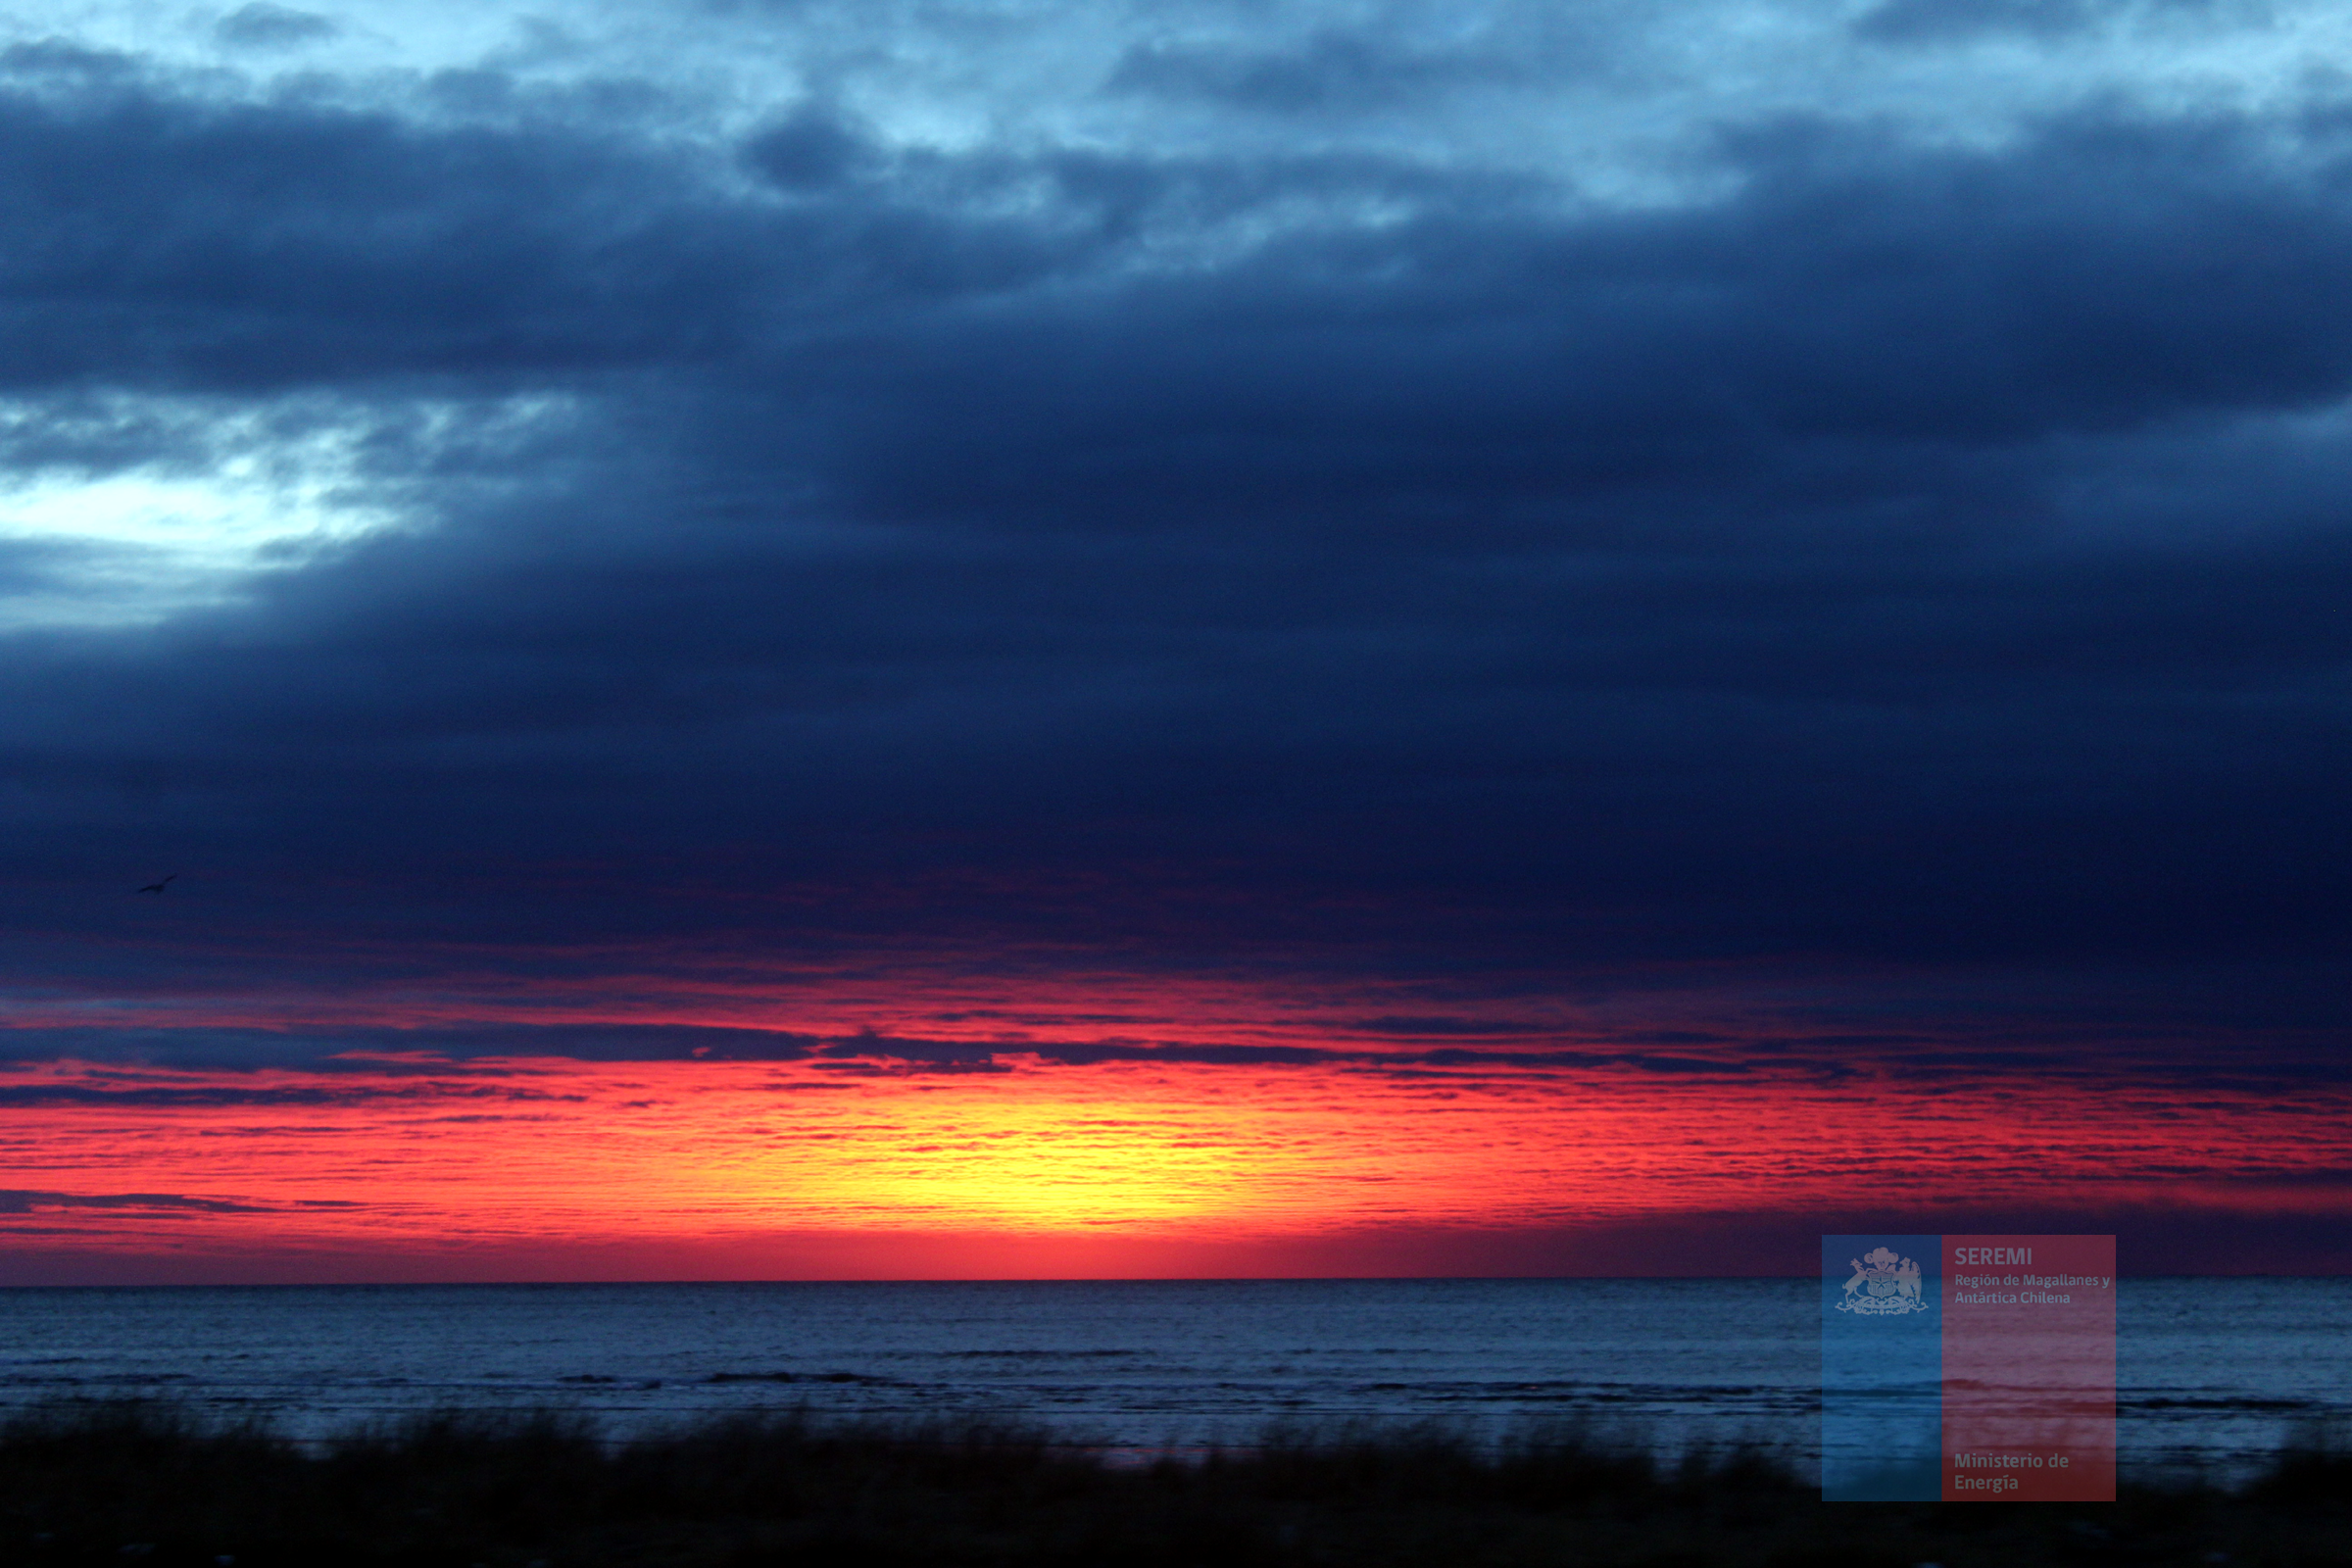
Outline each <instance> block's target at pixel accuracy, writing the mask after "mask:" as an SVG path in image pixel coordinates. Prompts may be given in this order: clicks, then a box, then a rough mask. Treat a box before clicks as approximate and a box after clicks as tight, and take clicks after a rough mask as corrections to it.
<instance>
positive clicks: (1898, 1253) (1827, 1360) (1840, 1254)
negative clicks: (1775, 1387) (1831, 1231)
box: [1821, 1236, 1943, 1502]
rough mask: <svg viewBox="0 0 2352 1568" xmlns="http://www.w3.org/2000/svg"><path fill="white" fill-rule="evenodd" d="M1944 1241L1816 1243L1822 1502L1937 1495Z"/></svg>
mask: <svg viewBox="0 0 2352 1568" xmlns="http://www.w3.org/2000/svg"><path fill="white" fill-rule="evenodd" d="M1942 1256H1943V1238H1942V1237H1940V1236H1824V1237H1823V1238H1822V1239H1821V1495H1822V1496H1823V1498H1824V1499H1826V1500H1828V1501H1832V1502H1932V1501H1935V1500H1936V1498H1938V1497H1941V1496H1942V1495H1943V1304H1942V1303H1943V1291H1942V1284H1943V1265H1942Z"/></svg>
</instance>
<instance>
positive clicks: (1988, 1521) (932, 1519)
mask: <svg viewBox="0 0 2352 1568" xmlns="http://www.w3.org/2000/svg"><path fill="white" fill-rule="evenodd" d="M2328 1436H2329V1435H2327V1434H2321V1433H2314V1434H2312V1435H2311V1436H2310V1438H2309V1439H2308V1441H2304V1442H2300V1443H2298V1444H2297V1445H2296V1446H2293V1447H2291V1448H2290V1449H2289V1450H2288V1451H2286V1452H2284V1453H2282V1454H2281V1455H2280V1456H2279V1458H2278V1463H2277V1464H2276V1465H2275V1467H2274V1468H2273V1471H2272V1473H2271V1474H2270V1475H2269V1476H2268V1477H2266V1478H2265V1479H2264V1480H2263V1481H2261V1482H2259V1483H2257V1484H2256V1485H2254V1486H2253V1487H2251V1488H2248V1489H2245V1490H2244V1491H2242V1492H2240V1493H2236V1494H2231V1493H2225V1492H2222V1491H2219V1490H2216V1489H2213V1488H2209V1487H2180V1488H2174V1489H2171V1490H2159V1489H2149V1488H2128V1489H2127V1491H2126V1494H2125V1495H2124V1496H2123V1498H2122V1499H2121V1500H2120V1501H2118V1502H2117V1503H2115V1504H2113V1505H2105V1504H2038V1505H2027V1506H2024V1507H2015V1506H2010V1507H2002V1506H1998V1505H1994V1506H1985V1505H1981V1504H1894V1503H1888V1504H1850V1503H1849V1504H1823V1503H1822V1502H1820V1501H1819V1500H1818V1498H1817V1497H1816V1496H1815V1495H1814V1494H1813V1492H1812V1490H1811V1488H1810V1487H1809V1486H1808V1485H1807V1484H1805V1483H1803V1482H1801V1481H1799V1480H1798V1479H1797V1477H1796V1475H1795V1474H1794V1473H1793V1472H1792V1470H1791V1469H1790V1467H1789V1465H1788V1464H1787V1463H1785V1462H1784V1461H1783V1460H1782V1459H1781V1458H1780V1457H1779V1456H1778V1455H1777V1454H1776V1452H1775V1451H1774V1450H1773V1449H1772V1448H1771V1447H1770V1446H1765V1445H1761V1444H1749V1445H1743V1446H1726V1447H1719V1448H1712V1449H1701V1450H1694V1451H1692V1452H1690V1453H1687V1454H1685V1455H1683V1456H1681V1457H1680V1458H1679V1459H1674V1460H1660V1459H1658V1458H1656V1457H1654V1456H1652V1455H1651V1454H1650V1453H1649V1452H1648V1451H1647V1450H1646V1448H1645V1447H1643V1446H1640V1445H1636V1444H1630V1443H1626V1442H1622V1441H1612V1440H1611V1439H1610V1438H1609V1436H1608V1435H1606V1434H1604V1433H1601V1432H1598V1431H1596V1430H1595V1429H1593V1428H1589V1427H1582V1426H1578V1425H1574V1424H1564V1425H1554V1426H1549V1427H1528V1428H1523V1429H1521V1430H1519V1431H1517V1432H1515V1433H1512V1434H1511V1435H1509V1436H1508V1437H1506V1438H1504V1439H1503V1440H1501V1441H1500V1442H1491V1441H1490V1442H1478V1441H1474V1440H1473V1439H1471V1438H1470V1437H1468V1436H1466V1435H1464V1434H1463V1433H1461V1432H1459V1431H1456V1430H1452V1429H1448V1428H1446V1427H1442V1426H1429V1425H1424V1426H1414V1427H1395V1426H1389V1427H1373V1426H1359V1427H1342V1428H1335V1429H1323V1430H1291V1431H1275V1432H1270V1433H1269V1434H1268V1435H1267V1436H1266V1437H1265V1438H1264V1440H1263V1441H1262V1442H1260V1443H1258V1444H1256V1445H1253V1446H1249V1447H1246V1448H1243V1447H1236V1448H1227V1449H1219V1450H1209V1451H1207V1452H1204V1453H1195V1454H1190V1455H1185V1456H1181V1457H1178V1456H1169V1457H1165V1458H1161V1459H1159V1460H1157V1461H1155V1462H1150V1463H1138V1462H1132V1456H1128V1460H1127V1462H1113V1459H1112V1458H1111V1457H1107V1456H1105V1455H1103V1454H1101V1453H1097V1452H1094V1451H1090V1450H1087V1449H1083V1448H1074V1447H1071V1446H1066V1445H1063V1444H1059V1443H1056V1442H1054V1441H1053V1440H1052V1439H1051V1438H1050V1437H1049V1436H1048V1434H1046V1433H1045V1432H1043V1431H1042V1430H1038V1429H1034V1428H1031V1427H1026V1426H1023V1425H1020V1424H1017V1423H1005V1422H990V1421H972V1420H953V1421H950V1420H943V1421H937V1422H910V1421H903V1420H902V1421H880V1420H855V1419H841V1418H837V1417H819V1416H814V1415H810V1414H809V1413H806V1412H791V1411H787V1412H780V1413H770V1414H757V1415H740V1416H731V1417H727V1418H724V1419H719V1420H714V1421H708V1422H704V1423H700V1424H696V1425H691V1426H684V1427H679V1428H676V1429H673V1430H669V1431H665V1432H660V1433H654V1434H649V1435H640V1436H636V1437H631V1438H626V1439H613V1438H609V1437H608V1436H606V1435H605V1434H603V1433H602V1432H600V1431H599V1430H598V1429H597V1428H596V1427H595V1426H594V1425H593V1424H592V1423H591V1422H589V1421H588V1420H587V1419H585V1418H583V1417H580V1416H577V1415H570V1414H562V1413H543V1412H517V1413H500V1412H482V1411H470V1410H468V1411H436V1412H430V1413H426V1414H421V1415H417V1416H413V1417H409V1418H406V1419H403V1420H399V1421H394V1422H388V1423H383V1424H379V1425H377V1426H374V1427H370V1428H368V1429H364V1430H360V1431H355V1432H351V1433H347V1434H344V1435H342V1436H340V1437H338V1438H335V1439H333V1440H331V1441H327V1442H323V1443H313V1444H297V1443H295V1442H292V1441H289V1440H287V1439H284V1438H282V1437H279V1436H276V1435H273V1434H272V1433H271V1432H270V1431H269V1430H267V1429H266V1428H264V1427H262V1426H259V1425H255V1424H246V1425H236V1424H227V1423H221V1422H215V1421H207V1420H204V1419H201V1418H199V1417H198V1416H197V1415H195V1414H193V1413H191V1412H190V1411H189V1410H187V1409H185V1408H183V1407H178V1406H174V1405H172V1404H168V1403H146V1402H129V1403H74V1404H54V1405H48V1406H43V1407H39V1408H35V1409H32V1410H29V1411H25V1412H23V1413H20V1414H18V1415H16V1416H14V1417H11V1418H9V1419H7V1420H6V1421H4V1422H0V1563H7V1564H14V1563H18V1562H23V1563H26V1564H33V1565H46V1564H68V1563H85V1564H87V1563H99V1562H105V1563H108V1564H112V1565H115V1568H178V1565H208V1568H214V1565H219V1564H220V1562H221V1559H222V1558H224V1557H225V1558H233V1560H234V1568H281V1565H283V1568H295V1565H303V1568H312V1565H334V1564H347V1563H348V1564H368V1565H394V1564H398V1565H408V1564H416V1565H419V1568H422V1565H428V1564H429V1565H451V1568H469V1565H473V1564H481V1565H483V1568H531V1565H532V1564H544V1565H546V1568H619V1565H643V1568H705V1565H708V1568H756V1565H763V1564H776V1565H785V1564H792V1565H811V1568H828V1565H834V1564H852V1563H856V1564H879V1565H898V1564H907V1565H912V1564H936V1565H943V1568H962V1565H983V1564H1049V1565H1065V1564H1066V1565H1078V1564H1106V1565H1112V1564H1115V1565H1126V1564H1137V1565H1145V1568H1150V1565H1161V1564H1165V1565H1175V1564H1209V1565H1214V1568H1253V1565H1259V1564H1267V1565H1272V1564H1284V1565H1301V1568H1303V1565H1310V1564H1313V1565H1322V1564H1331V1565H1340V1564H1346V1565H1350V1568H1380V1565H1387V1564H1408V1563H1409V1564H1425V1563H1426V1564H1446V1565H1453V1564H1462V1565H1470V1568H1480V1565H1487V1564H1495V1565H1500V1564H1506V1563H1508V1564H1532V1563H1590V1564H1596V1565H1623V1568H1631V1565H1642V1568H1675V1565H1680V1568H1698V1565H1708V1564H1722V1565H1724V1568H1746V1565H1754V1568H1831V1565H1833V1564H1835V1565H1838V1568H1886V1565H1889V1564H1892V1565H1896V1568H1904V1565H1910V1564H1915V1563H1923V1562H1932V1563H1939V1564H1942V1565H1944V1568H1972V1565H1985V1568H1995V1565H2000V1568H2006V1565H2013V1564H2016V1565H2032V1564H2042V1563H2052V1564H2059V1563H2063V1564H2093V1563H2139V1562H2146V1563H2176V1562H2177V1563H2183V1564H2188V1563H2196V1564H2205V1563H2208V1562H2212V1561H2215V1560H2217V1559H2215V1558H2214V1557H2213V1556H2212V1554H2213V1553H2215V1552H2221V1553H2224V1554H2225V1556H2224V1559H2221V1560H2227V1561H2229V1562H2231V1563H2242V1564H2256V1563H2274V1564H2280V1565H2302V1564H2319V1563H2337V1562H2352V1504H2348V1501H2347V1499H2348V1498H2352V1485H2347V1481H2348V1477H2347V1474H2346V1472H2347V1468H2348V1461H2347V1456H2346V1453H2345V1451H2344V1449H2343V1447H2342V1446H2340V1445H2336V1444H2332V1443H2331V1442H2329V1441H2328Z"/></svg>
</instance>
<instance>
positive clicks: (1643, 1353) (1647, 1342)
mask: <svg viewBox="0 0 2352 1568" xmlns="http://www.w3.org/2000/svg"><path fill="white" fill-rule="evenodd" d="M1817 1312H1818V1286H1817V1285H1816V1284H1815V1282H1813V1281H1812V1280H1810V1279H1798V1280H1316V1281H1216V1282H1207V1281H1130V1282H1106V1283H1085V1282H1054V1283H985V1284H975V1283H962V1284H952V1283H937V1284H714V1285H696V1284H671V1285H519V1286H504V1285H465V1286H360V1287H352V1286H320V1287H300V1286H271V1287H255V1288H193V1287H189V1288H159V1289H130V1288H93V1289H63V1288H35V1289H15V1290H0V1403H5V1404H12V1405H22V1404H25V1403H31V1402H36V1401H40V1400H45V1399H56V1398H91V1397H126V1396H168V1397H173V1398H176V1399H179V1400H182V1401H185V1402H187V1403H190V1404H192V1405H195V1406H197V1407H199V1408H201V1409H204V1410H207V1411H212V1412H216V1413H220V1414H225V1415H243V1414H260V1415H266V1416H268V1417H270V1419H272V1420H273V1421H275V1422H277V1423H278V1424H279V1425H280V1426H281V1427H282V1428H284V1429H286V1430H288V1431H290V1432H292V1433H294V1434H296V1435H300V1436H307V1437H322V1436H327V1435H330V1434H332V1433H333V1432H335V1431H338V1430H346V1429H349V1428H351V1427H353V1426H355V1425H358V1424H360V1423H364V1422H368V1421H375V1420H381V1419H383V1418H385V1417H388V1416H397V1415H399V1414H401V1413H403V1412H407V1411H413V1410H418V1409H429V1408H443V1407H450V1406H486V1407H496V1408H504V1409H515V1408H557V1409H566V1410H574V1411H578V1412H582V1413H584V1414H588V1415H592V1416H594V1417H596V1418H597V1419H598V1420H599V1421H601V1422H602V1423H603V1424H604V1425H605V1426H607V1427H608V1428H609V1429H611V1430H613V1431H615V1432H620V1433H625V1432H628V1431H631V1430H643V1429H646V1428H648V1427H653V1426H660V1425H666V1424H671V1423H675V1422H677V1421H679V1420H681V1419H690V1418H694V1417H702V1416H709V1415H713V1414H718V1413H722V1412H730V1411H743V1410H760V1409H788V1408H796V1407H797V1408H807V1409H811V1410H815V1411H822V1412H841V1413H855V1414H875V1415H886V1416H892V1417H907V1416H913V1417H947V1418H951V1419H963V1418H967V1417H974V1416H988V1417H1005V1418H1010V1419H1013V1420H1017V1421H1022V1422H1028V1423H1033V1424H1039V1425H1043V1426H1045V1427H1047V1428H1049V1429H1051V1430H1052V1431H1053V1432H1054V1433H1055V1434H1057V1435H1059V1436H1060V1437H1062V1438H1063V1439H1064V1440H1066V1441H1069V1442H1072V1443H1081V1444H1087V1445H1099V1446H1103V1447H1106V1448H1112V1449H1116V1450H1121V1451H1125V1452H1130V1453H1145V1452H1157V1451H1165V1450H1169V1449H1176V1450H1185V1449H1197V1448H1200V1447H1201V1446H1207V1445H1213V1444H1227V1445H1248V1444H1250V1443H1251V1442H1254V1441H1256V1440H1257V1439H1258V1438H1259V1436H1260V1435H1261V1434H1263V1433H1264V1432H1265V1431H1266V1430H1267V1429H1269V1428H1270V1427H1287V1428H1289V1429H1291V1430H1294V1431H1300V1430H1303V1431H1317V1430H1322V1431H1328V1430H1332V1429H1335V1428H1337V1427H1340V1426H1344V1425H1348V1424H1351V1423H1353V1424H1367V1423H1368V1424H1372V1425H1393V1424H1403V1423H1412V1422H1421V1421H1429V1420H1436V1421H1440V1422H1443V1423H1446V1424H1449V1425H1452V1426H1455V1427H1457V1428H1460V1429H1463V1430H1465V1431H1468V1432H1470V1433H1472V1434H1474V1435H1483V1436H1489V1437H1495V1436H1502V1435H1505V1434H1506V1433H1508V1432H1510V1431H1512V1430H1514V1429H1525V1428H1528V1427H1530V1426H1537V1425H1556V1424H1562V1423H1565V1424H1570V1425H1584V1426H1586V1427H1588V1428H1590V1429H1591V1430H1593V1432H1594V1433H1595V1434H1596V1435H1598V1436H1600V1437H1602V1438H1609V1439H1616V1440H1619V1441H1627V1442H1639V1443H1642V1444H1646V1445H1649V1446H1654V1447H1657V1448H1659V1449H1662V1450H1665V1451H1669V1452H1671V1451H1675V1450H1679V1449H1682V1448H1685V1447H1688V1446H1691V1445H1697V1444H1731V1443H1739V1442H1746V1441H1761V1442H1766V1443H1770V1444H1773V1445H1775V1446H1780V1447H1782V1448H1784V1449H1786V1450H1787V1451H1788V1453H1789V1456H1790V1457H1791V1458H1792V1459H1793V1460H1794V1461H1795V1462H1796V1463H1797V1464H1798V1465H1799V1467H1800V1468H1803V1469H1808V1470H1809V1469H1810V1468H1811V1467H1812V1465H1813V1463H1814V1462H1815V1456H1816V1452H1817V1445H1818V1443H1819V1431H1820V1348H1819V1327H1818V1319H1817ZM2118 1313H2119V1328H2118V1340H2117V1358H2118V1363H2119V1365H2118V1372H2119V1376H2118V1387H2119V1391H2120V1394H2119V1433H2118V1437H2119V1440H2120V1445H2121V1449H2122V1458H2123V1463H2124V1466H2125V1470H2126V1473H2127V1475H2132V1474H2138V1475H2142V1476H2147V1475H2154V1474H2158V1473H2176V1474H2177V1473H2180V1472H2181V1471H2201V1472H2202V1473H2204V1474H2206V1475H2209V1476H2212V1477H2214V1478H2216V1479H2225V1480H2226V1479H2235V1478H2242V1477H2243V1476H2244V1475H2246V1474H2249V1473H2251V1472H2252V1471H2253V1470H2254V1469H2256V1468H2258V1467H2259V1466H2260V1464H2261V1463H2262V1462H2263V1460H2264V1459H2265V1458H2267V1457H2268V1456H2269V1455H2270V1454H2272V1453H2273V1452H2275V1451H2276V1449H2277V1448H2278V1445H2279V1444H2280V1443H2281V1442H2282V1441H2283V1440H2285V1439H2286V1438H2288V1437H2291V1436H2293V1435H2294V1433H2295V1432H2296V1431H2297V1430H2298V1429H2299V1428H2301V1427H2305V1426H2309V1425H2311V1424H2314V1423H2318V1422H2325V1421H2337V1422H2340V1421H2342V1420H2343V1419H2344V1418H2345V1417H2346V1416H2347V1415H2352V1280H2341V1279H2278V1278H2273V1279H2230V1280H2217V1279H2136V1280H2125V1281H2122V1282H2121V1284H2120V1296H2119V1301H2118Z"/></svg>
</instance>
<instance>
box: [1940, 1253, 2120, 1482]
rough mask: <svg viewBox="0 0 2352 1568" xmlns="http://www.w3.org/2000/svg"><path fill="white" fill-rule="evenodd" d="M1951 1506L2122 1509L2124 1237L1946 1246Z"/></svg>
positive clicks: (1946, 1458) (1946, 1433) (1946, 1453)
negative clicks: (2119, 1291)
mask: <svg viewBox="0 0 2352 1568" xmlns="http://www.w3.org/2000/svg"><path fill="white" fill-rule="evenodd" d="M1943 1248H1944V1252H1943V1273H1944V1278H1943V1294H1944V1300H1943V1495H1944V1498H1945V1500H1947V1501H1952V1502H2112V1501H2114V1500H2115V1238H2114V1237H2112V1236H1948V1235H1947V1236H1946V1237H1944V1238H1943Z"/></svg>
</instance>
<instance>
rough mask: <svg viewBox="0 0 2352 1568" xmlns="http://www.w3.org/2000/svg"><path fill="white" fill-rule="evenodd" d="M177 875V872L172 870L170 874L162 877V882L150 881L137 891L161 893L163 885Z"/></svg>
mask: <svg viewBox="0 0 2352 1568" xmlns="http://www.w3.org/2000/svg"><path fill="white" fill-rule="evenodd" d="M178 875H179V873H178V872H177V871H174V872H172V875H171V876H168V877H166V878H164V880H163V881H162V882H150V883H148V884H147V885H146V886H145V887H143V888H141V889H139V891H140V892H141V893H161V892H163V891H164V888H165V886H166V885H167V884H169V883H170V882H172V880H174V879H175V878H176V877H178Z"/></svg>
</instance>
